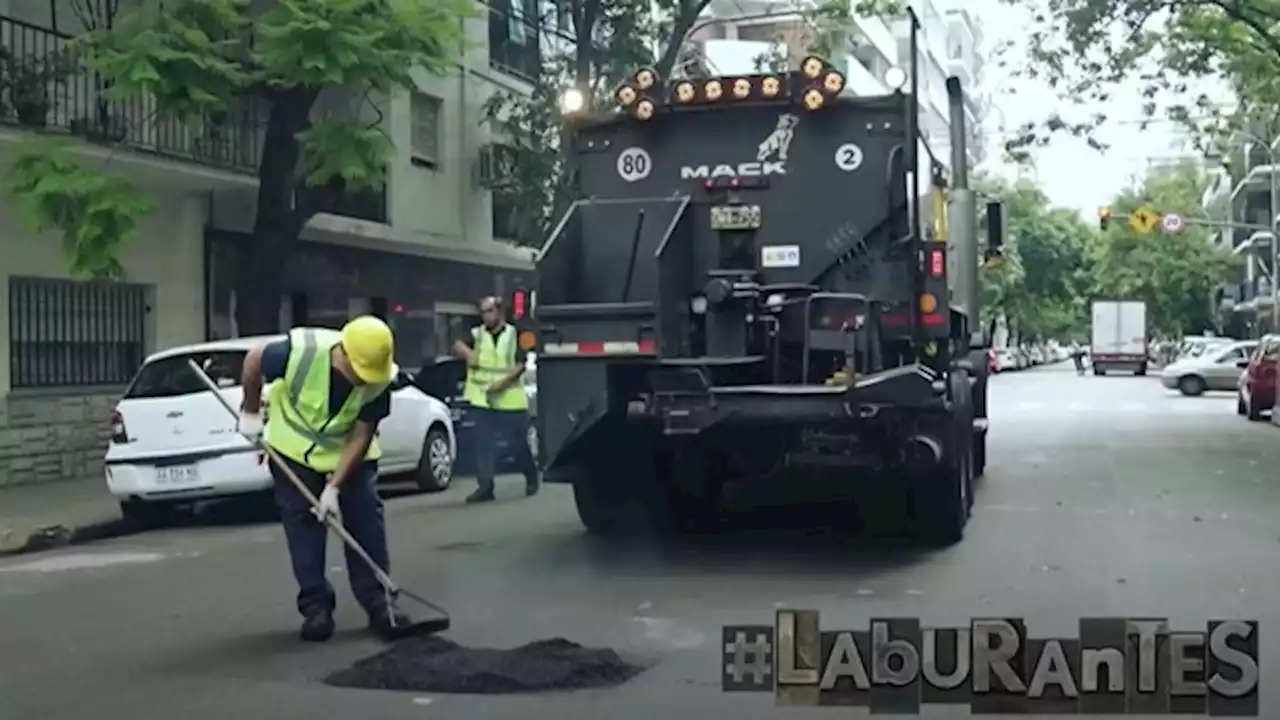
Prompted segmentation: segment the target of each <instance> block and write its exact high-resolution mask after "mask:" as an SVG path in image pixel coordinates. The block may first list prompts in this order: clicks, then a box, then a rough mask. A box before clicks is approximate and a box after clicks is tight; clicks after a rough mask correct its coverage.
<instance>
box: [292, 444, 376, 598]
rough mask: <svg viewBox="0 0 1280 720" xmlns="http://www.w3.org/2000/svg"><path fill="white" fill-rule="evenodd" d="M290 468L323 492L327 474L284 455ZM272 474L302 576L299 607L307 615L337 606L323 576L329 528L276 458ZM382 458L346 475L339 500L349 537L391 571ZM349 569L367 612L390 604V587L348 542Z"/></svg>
mask: <svg viewBox="0 0 1280 720" xmlns="http://www.w3.org/2000/svg"><path fill="white" fill-rule="evenodd" d="M281 459H282V460H284V461H285V462H287V463H288V464H289V467H290V469H292V470H293V471H294V473H296V474H297V476H298V477H299V478H300V479H301V480H302V482H304V483H305V484H306V485H307V488H308V489H310V490H311V492H312V494H314V495H315V496H316V497H319V496H320V492H321V491H322V490H323V489H324V483H325V476H324V474H323V473H319V472H316V471H315V470H312V469H311V468H309V467H306V466H304V465H300V464H298V463H295V462H293V461H292V460H289V459H288V458H284V457H282V456H281ZM271 477H272V478H273V479H274V480H275V495H276V506H277V507H279V508H280V523H281V524H282V525H283V526H284V536H285V540H286V541H287V542H288V543H289V559H290V561H291V562H292V564H293V577H294V579H295V580H297V581H298V612H300V613H302V615H303V616H304V617H307V616H310V615H313V614H315V613H319V612H333V609H334V606H335V605H336V604H337V598H336V597H335V595H334V592H333V585H331V584H329V580H328V578H326V577H325V544H326V542H327V540H328V534H329V529H328V527H327V526H326V525H325V524H324V523H321V522H320V521H319V520H317V519H316V517H315V515H313V514H311V503H310V502H308V501H307V499H306V498H305V497H303V496H302V493H300V492H298V489H297V488H296V487H294V485H293V483H292V482H290V480H289V479H288V478H287V477H285V476H284V474H283V473H281V472H280V470H279V468H277V467H276V466H275V464H274V463H272V465H271ZM377 482H378V464H377V463H376V462H367V463H365V464H364V465H362V466H360V468H359V469H358V470H357V471H356V474H355V476H353V477H349V478H347V480H346V482H344V483H343V484H342V488H341V489H340V490H339V492H338V506H339V508H340V510H341V512H342V524H343V526H345V527H346V529H347V532H349V533H351V537H353V538H355V540H356V542H358V543H360V546H361V547H363V548H364V549H365V552H367V553H369V557H371V558H373V560H374V562H376V563H378V565H380V566H381V567H382V569H383V570H384V571H388V572H390V569H391V563H390V559H389V558H388V556H387V531H386V525H385V523H384V520H383V509H382V499H381V498H379V497H378V490H377ZM344 549H345V550H346V556H347V558H346V559H347V575H348V577H350V578H351V593H352V594H353V595H355V597H356V601H357V602H359V603H360V606H361V607H363V608H364V609H365V611H366V612H369V613H374V612H377V611H380V610H382V609H384V608H385V607H386V604H387V601H386V593H385V592H384V591H383V588H382V586H381V585H380V584H378V579H377V578H376V577H375V576H374V574H373V572H372V571H371V570H370V569H369V566H368V565H366V564H365V562H364V561H363V560H361V559H360V556H358V555H356V554H355V553H354V552H352V551H351V550H350V549H349V548H346V547H345V546H344Z"/></svg>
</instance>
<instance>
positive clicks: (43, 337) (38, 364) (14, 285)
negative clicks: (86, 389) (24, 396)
mask: <svg viewBox="0 0 1280 720" xmlns="http://www.w3.org/2000/svg"><path fill="white" fill-rule="evenodd" d="M146 316H147V288H146V286H143V285H132V284H124V283H96V282H94V283H86V282H74V281H69V280H53V279H47V278H25V277H14V278H10V279H9V368H10V371H9V372H10V384H11V385H12V387H13V388H15V389H17V388H53V387H80V386H91V385H123V384H125V383H127V382H128V381H129V379H130V378H132V377H133V374H134V373H135V372H137V369H138V367H139V366H140V365H141V364H142V361H143V359H144V357H145V356H146Z"/></svg>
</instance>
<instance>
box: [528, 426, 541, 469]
mask: <svg viewBox="0 0 1280 720" xmlns="http://www.w3.org/2000/svg"><path fill="white" fill-rule="evenodd" d="M525 440H526V441H527V442H528V443H529V454H530V455H531V456H533V462H534V463H537V462H538V428H537V426H535V425H534V424H533V423H529V429H528V430H527V431H525Z"/></svg>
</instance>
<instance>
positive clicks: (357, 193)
mask: <svg viewBox="0 0 1280 720" xmlns="http://www.w3.org/2000/svg"><path fill="white" fill-rule="evenodd" d="M297 197H298V200H299V201H300V202H312V203H314V206H315V207H316V208H317V211H318V212H320V213H328V214H329V215H341V216H343V217H348V218H354V219H356V220H368V221H369V222H375V223H383V224H386V223H387V186H386V185H385V184H384V185H383V186H382V187H381V188H379V189H377V190H368V189H361V190H348V189H344V188H343V187H342V186H341V185H340V184H334V185H329V186H324V187H319V188H310V187H306V186H303V187H301V188H299V189H298V192H297Z"/></svg>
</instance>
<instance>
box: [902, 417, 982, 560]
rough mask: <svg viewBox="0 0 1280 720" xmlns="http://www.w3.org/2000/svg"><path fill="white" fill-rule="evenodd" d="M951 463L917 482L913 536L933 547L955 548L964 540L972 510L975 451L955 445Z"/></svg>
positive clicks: (968, 447) (963, 444) (965, 446)
mask: <svg viewBox="0 0 1280 720" xmlns="http://www.w3.org/2000/svg"><path fill="white" fill-rule="evenodd" d="M947 449H948V450H949V451H951V457H950V459H948V460H946V461H944V463H943V465H942V467H940V468H938V469H937V470H936V471H934V472H933V473H931V474H930V475H929V476H927V477H925V478H922V479H921V480H919V481H917V483H916V485H915V488H914V493H913V496H914V497H913V498H912V506H913V507H914V509H915V522H916V534H917V535H918V536H919V537H921V538H922V539H924V540H925V541H926V542H929V543H930V544H934V545H940V546H947V545H954V544H956V543H958V542H960V541H961V540H963V539H964V529H965V526H966V525H968V523H969V515H970V513H971V512H972V509H973V474H974V460H975V457H974V454H975V453H974V452H973V450H974V448H973V447H971V446H970V445H969V444H968V443H959V442H957V443H954V444H953V445H952V447H950V448H947Z"/></svg>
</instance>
